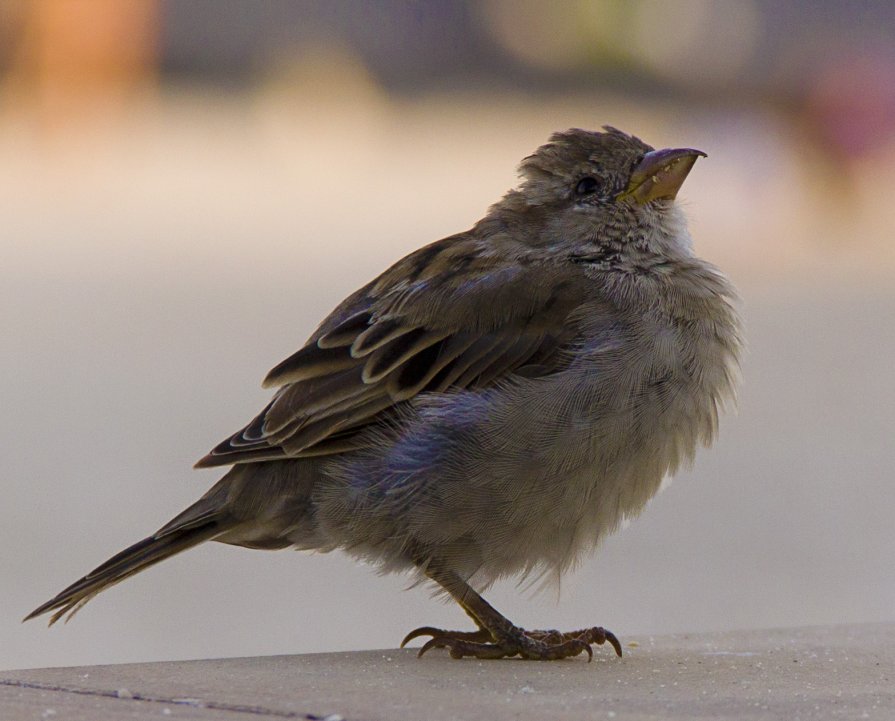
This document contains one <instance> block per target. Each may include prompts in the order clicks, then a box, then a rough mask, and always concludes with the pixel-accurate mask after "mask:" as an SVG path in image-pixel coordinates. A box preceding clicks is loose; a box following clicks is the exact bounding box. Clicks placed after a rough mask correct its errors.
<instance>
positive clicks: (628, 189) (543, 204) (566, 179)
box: [495, 126, 705, 245]
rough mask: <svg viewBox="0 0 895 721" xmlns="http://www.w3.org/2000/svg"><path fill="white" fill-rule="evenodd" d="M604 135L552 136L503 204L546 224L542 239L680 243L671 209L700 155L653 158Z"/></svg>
mask: <svg viewBox="0 0 895 721" xmlns="http://www.w3.org/2000/svg"><path fill="white" fill-rule="evenodd" d="M603 131H604V132H592V131H587V130H579V129H577V128H576V129H572V130H567V131H565V132H562V133H554V134H553V135H552V136H551V138H550V140H549V142H547V143H546V144H545V145H542V146H541V147H540V148H538V149H537V150H536V151H535V152H534V153H533V154H532V155H530V156H528V157H527V158H525V160H523V161H522V164H521V165H520V166H519V172H520V174H521V176H522V183H521V185H520V186H519V188H518V189H516V190H514V191H511V192H510V193H509V194H508V195H507V196H506V197H505V198H504V201H502V203H504V204H506V206H505V207H509V208H512V209H515V210H517V211H520V210H521V211H522V212H525V211H526V209H527V210H528V211H531V212H533V213H535V214H536V215H539V216H540V217H542V218H544V220H545V222H546V223H547V227H545V228H544V230H545V231H546V233H545V235H546V236H548V237H551V236H552V237H554V238H555V237H557V236H558V235H559V236H561V237H564V238H567V239H571V238H572V237H574V236H581V235H589V236H599V237H601V238H605V239H609V240H613V241H616V242H624V241H625V240H633V239H635V238H636V239H639V240H641V241H643V242H649V241H658V239H659V237H660V236H662V235H666V234H667V235H670V236H679V235H683V236H686V231H685V230H683V232H682V233H679V232H678V226H681V225H682V224H683V217H682V216H681V215H680V213H679V212H678V211H677V210H676V208H675V207H674V203H673V201H674V199H675V197H676V196H677V192H678V190H679V189H680V187H681V185H682V184H683V182H684V180H685V179H686V177H687V174H688V173H689V172H690V169H691V168H692V167H693V164H694V163H695V162H696V159H697V158H698V157H700V156H703V157H704V156H705V153H703V152H702V151H700V150H694V149H692V148H672V149H666V150H655V149H653V148H652V147H651V146H649V145H647V144H646V143H644V142H643V141H642V140H640V139H639V138H636V137H634V136H633V135H628V134H626V133H623V132H621V131H620V130H616V129H615V128H611V127H608V126H607V127H604V128H603ZM500 206H501V204H498V206H495V207H496V208H498V209H499V208H500ZM666 231H667V233H666ZM681 240H682V241H684V240H685V239H684V238H681ZM683 245H686V243H685V242H684V243H683Z"/></svg>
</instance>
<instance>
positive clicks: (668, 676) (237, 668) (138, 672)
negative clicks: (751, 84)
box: [0, 624, 895, 721]
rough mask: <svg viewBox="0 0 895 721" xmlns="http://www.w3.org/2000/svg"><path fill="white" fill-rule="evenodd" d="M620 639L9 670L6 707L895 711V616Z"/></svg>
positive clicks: (346, 715)
mask: <svg viewBox="0 0 895 721" xmlns="http://www.w3.org/2000/svg"><path fill="white" fill-rule="evenodd" d="M623 643H624V644H625V657H624V658H623V659H617V658H615V657H614V656H613V655H611V652H610V651H609V650H607V649H605V648H603V649H599V650H598V652H597V654H596V656H595V658H594V662H593V663H591V664H588V663H587V662H586V661H585V660H584V659H583V658H576V659H569V660H566V661H560V662H548V663H541V662H530V661H521V660H504V661H476V660H469V659H466V660H462V661H454V660H452V659H450V658H449V657H448V656H447V654H446V653H445V652H440V651H434V652H430V653H429V654H427V655H426V656H425V657H424V658H423V659H420V660H417V659H416V658H415V651H414V650H413V649H406V650H403V651H398V650H386V651H361V652H349V653H332V654H309V655H300V656H268V657H257V658H233V659H219V660H209V661H181V662H165V663H146V664H124V665H118V666H89V667H80V668H51V669H34V670H27V671H8V672H3V673H2V674H0V676H2V678H0V718H2V719H4V721H18V720H19V719H58V721H64V720H68V719H73V720H77V719H92V720H95V721H103V720H104V719H157V718H183V719H212V718H214V719H239V718H246V719H249V718H253V717H261V718H264V717H271V718H299V719H316V720H318V721H319V720H325V719H328V720H329V721H339V720H344V721H353V720H357V721H360V720H370V721H373V720H376V719H382V720H386V719H388V720H389V721H392V720H394V721H398V720H401V719H415V720H416V719H425V720H427V721H442V720H445V721H446V720H447V719H489V720H495V721H500V720H501V719H557V720H560V719H570V720H571V719H575V720H576V721H579V720H581V719H618V720H619V721H623V720H625V719H632V720H641V719H643V720H646V719H672V720H673V719H699V718H706V719H749V720H750V721H751V720H756V721H759V720H761V719H787V721H797V720H800V719H805V720H808V719H811V720H814V719H885V720H889V719H893V718H895V624H867V625H854V626H836V627H810V628H800V629H778V630H771V631H737V632H726V633H713V634H685V635H675V636H657V637H643V638H636V639H635V638H628V639H623Z"/></svg>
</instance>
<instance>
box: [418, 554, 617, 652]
mask: <svg viewBox="0 0 895 721" xmlns="http://www.w3.org/2000/svg"><path fill="white" fill-rule="evenodd" d="M426 575H427V576H429V578H431V579H432V580H433V581H435V582H436V583H438V584H439V585H440V586H441V587H442V588H444V589H445V590H446V591H447V592H448V593H449V594H450V595H451V598H453V599H454V600H455V601H456V602H457V603H458V604H460V606H461V608H463V610H464V611H466V613H467V614H468V615H469V616H470V617H471V618H472V619H473V621H475V623H476V625H477V626H478V627H479V630H478V631H472V632H463V631H444V630H442V629H438V628H431V627H423V628H418V629H416V630H415V631H411V632H410V633H409V634H407V636H406V637H405V639H404V641H403V642H402V643H401V646H404V644H406V643H407V642H408V641H411V640H412V639H414V638H417V637H419V636H431V638H430V639H429V640H428V641H427V642H426V643H425V644H423V647H422V648H421V649H420V651H419V655H420V656H422V655H423V654H424V653H426V651H428V650H429V649H431V648H447V649H448V651H449V652H450V654H451V657H452V658H463V657H464V656H472V657H473V658H483V659H484V658H506V657H511V656H521V657H522V658H526V659H537V660H542V661H550V660H555V659H560V658H568V657H569V656H577V655H578V654H580V653H586V654H587V655H588V659H590V658H593V651H592V650H591V644H597V645H602V644H604V643H606V642H609V644H610V645H611V646H612V647H613V648H614V649H615V652H616V654H618V655H619V656H621V655H622V647H621V644H620V643H619V642H618V639H617V638H616V637H615V634H613V633H612V632H611V631H607V630H606V629H604V628H601V627H599V626H595V627H593V628H587V629H582V630H580V631H572V632H569V633H561V632H559V631H525V630H524V629H522V628H519V627H518V626H514V625H513V624H512V623H511V622H510V621H509V620H508V619H507V618H505V617H504V616H503V615H502V614H501V613H500V612H498V611H497V610H496V609H495V608H494V607H493V606H492V605H491V604H489V603H488V602H487V601H486V600H485V599H484V598H482V597H481V596H480V595H479V594H478V593H476V592H475V591H474V590H473V589H472V588H471V587H470V586H469V584H467V583H466V582H465V581H463V580H462V579H461V578H460V577H459V576H457V574H455V573H453V572H451V571H441V570H438V569H436V568H432V567H430V568H428V569H427V570H426Z"/></svg>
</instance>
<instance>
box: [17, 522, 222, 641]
mask: <svg viewBox="0 0 895 721" xmlns="http://www.w3.org/2000/svg"><path fill="white" fill-rule="evenodd" d="M169 526H170V524H169ZM169 526H166V527H165V529H163V530H164V531H166V532H165V533H162V532H161V531H160V532H159V533H156V534H155V535H153V536H149V537H148V538H144V539H143V540H142V541H138V542H137V543H135V544H134V545H133V546H130V547H129V548H125V549H124V550H123V551H121V552H120V553H117V554H116V555H114V556H112V558H110V559H109V560H108V561H106V562H105V563H103V564H102V565H101V566H98V567H97V568H95V569H93V570H92V571H91V572H90V573H88V574H87V575H86V576H84V577H83V578H82V579H80V580H78V581H75V582H74V583H73V584H72V585H71V586H69V587H68V588H66V589H65V590H64V591H61V592H60V593H59V594H58V595H56V596H55V597H54V598H52V599H50V600H49V601H47V602H46V603H45V604H43V605H41V606H38V607H37V608H35V609H34V610H33V611H32V612H31V613H29V614H28V615H27V616H25V618H24V619H23V620H25V621H28V620H30V619H32V618H35V617H36V616H40V615H42V614H44V613H48V612H49V611H55V612H56V613H54V614H53V616H52V617H51V618H50V624H49V625H50V626H52V625H53V624H54V623H56V621H58V620H59V619H60V618H62V617H63V616H65V615H66V614H67V615H68V618H67V619H66V621H67V620H69V619H71V617H72V616H74V615H75V613H77V612H78V610H79V609H80V608H81V606H83V605H84V604H85V603H87V602H88V601H89V600H90V599H91V598H93V597H94V596H95V595H96V594H98V593H99V592H100V591H104V590H106V589H107V588H109V587H111V586H114V585H115V584H116V583H119V582H121V581H123V580H124V579H126V578H129V577H130V576H133V575H134V574H135V573H139V572H140V571H142V570H143V569H145V568H149V567H150V566H152V565H154V564H156V563H158V562H159V561H164V560H165V559H166V558H170V557H171V556H173V555H174V554H176V553H180V552H181V551H185V550H186V549H188V548H191V547H193V546H195V545H197V544H199V543H202V542H203V541H207V540H209V539H211V538H213V537H214V536H216V535H218V534H219V533H221V531H222V530H223V529H222V528H221V526H220V524H219V523H218V521H217V519H214V518H211V519H207V520H205V521H204V522H202V523H194V524H190V525H186V526H182V527H180V528H170V529H169Z"/></svg>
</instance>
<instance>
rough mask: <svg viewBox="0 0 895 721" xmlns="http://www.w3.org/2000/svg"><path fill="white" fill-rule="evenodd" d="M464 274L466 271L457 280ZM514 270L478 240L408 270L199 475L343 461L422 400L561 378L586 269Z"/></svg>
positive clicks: (362, 298) (312, 346) (349, 311)
mask: <svg viewBox="0 0 895 721" xmlns="http://www.w3.org/2000/svg"><path fill="white" fill-rule="evenodd" d="M449 241H453V242H449ZM436 251H437V252H436ZM476 252H478V254H476ZM422 259H425V261H426V262H425V264H424V263H423V262H422ZM458 265H462V267H463V273H455V272H452V268H455V267H457V266H458ZM505 265H507V262H505V261H500V260H498V259H496V258H495V257H494V256H493V255H489V254H487V253H485V252H484V251H482V250H481V248H478V246H476V245H475V244H474V243H472V241H471V239H470V238H469V237H468V236H466V237H464V236H459V240H458V239H446V241H441V247H440V248H439V247H438V244H434V245H433V246H429V247H427V248H424V249H422V250H421V251H418V253H416V254H413V255H410V256H408V257H407V258H405V259H404V260H403V261H400V262H399V263H398V264H397V265H396V266H394V267H393V268H391V269H390V270H388V271H386V272H385V273H384V274H383V275H382V276H380V278H378V279H377V280H376V281H374V282H373V283H371V284H370V285H369V286H367V287H366V288H364V289H362V290H361V291H358V293H355V294H354V295H353V296H352V297H351V298H349V299H348V301H346V302H345V303H343V304H342V306H340V307H339V308H337V309H336V310H335V311H334V312H333V314H332V315H331V316H330V318H329V319H327V320H326V321H324V323H323V324H322V325H321V327H320V329H318V331H317V333H316V334H315V336H313V337H312V338H311V339H310V340H309V341H308V343H307V344H306V345H305V346H304V347H302V348H301V349H300V350H299V351H297V352H296V353H294V354H292V355H291V356H289V357H288V358H287V359H286V360H284V361H283V362H282V363H280V364H278V365H277V366H276V367H274V368H273V370H271V371H270V373H269V374H268V375H267V378H266V379H265V385H266V386H270V385H276V386H282V387H281V388H280V389H279V390H278V391H277V393H276V395H275V396H274V398H273V399H272V400H271V402H270V403H269V404H268V405H267V407H266V408H265V409H264V410H263V411H262V412H261V413H260V414H259V415H258V416H256V417H255V418H254V419H253V420H252V421H251V422H250V423H249V424H248V425H247V426H245V428H243V429H242V430H240V431H239V432H237V433H235V434H234V435H233V436H231V437H230V438H228V439H226V440H225V441H223V442H222V443H220V444H218V445H217V446H216V447H215V448H214V449H213V450H212V451H211V452H210V453H209V454H208V455H207V456H205V457H204V458H202V459H201V460H200V461H199V462H198V463H197V464H196V465H197V467H209V466H218V465H228V464H232V463H244V462H251V461H263V460H273V459H279V458H295V457H305V456H316V455H322V454H327V453H338V452H342V451H344V450H347V449H351V448H355V447H357V442H356V441H357V438H358V433H359V431H360V430H361V429H363V428H364V427H366V426H367V425H369V424H370V423H376V422H380V421H382V420H384V419H385V418H387V417H388V416H389V414H392V413H394V412H397V411H398V409H399V408H400V406H401V405H402V404H405V403H409V402H412V400H413V398H414V397H415V396H417V395H418V394H420V393H427V392H445V391H449V390H452V389H475V388H483V387H488V386H490V385H493V384H495V383H498V382H500V381H501V380H502V379H504V378H507V377H509V376H510V375H511V374H513V373H515V372H516V371H517V370H518V371H520V372H521V373H523V374H524V375H526V376H529V377H531V376H536V375H543V374H547V373H551V372H554V371H556V370H557V369H558V368H560V367H561V366H562V364H563V363H564V362H565V358H566V356H565V354H564V353H562V352H561V350H562V348H563V347H564V346H565V345H567V344H568V343H569V342H570V341H571V340H572V339H573V336H574V331H573V327H574V326H573V324H570V323H565V321H566V320H567V319H568V318H569V317H570V315H571V314H572V313H573V311H574V310H575V309H576V308H577V307H579V306H580V304H581V302H582V300H581V299H582V298H583V297H584V293H583V291H582V290H581V288H580V285H577V286H576V281H579V280H580V279H584V276H583V272H582V271H581V270H580V268H578V266H576V265H574V264H572V263H568V264H565V265H560V264H556V265H555V266H549V267H546V266H545V267H540V268H535V267H527V266H522V270H520V267H519V266H514V267H512V268H506V267H504V266H505ZM439 268H440V269H441V270H440V271H439V270H438V269H439ZM414 273H416V274H417V276H418V277H414ZM563 274H565V275H563ZM557 276H559V277H557ZM566 276H568V277H566ZM579 276H580V279H579ZM458 278H459V279H460V280H462V282H459V281H458ZM424 286H425V287H426V288H427V290H426V292H422V291H421V288H423V287H424ZM513 298H518V301H517V302H515V303H513V302H512V299H513ZM508 300H509V302H508Z"/></svg>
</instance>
